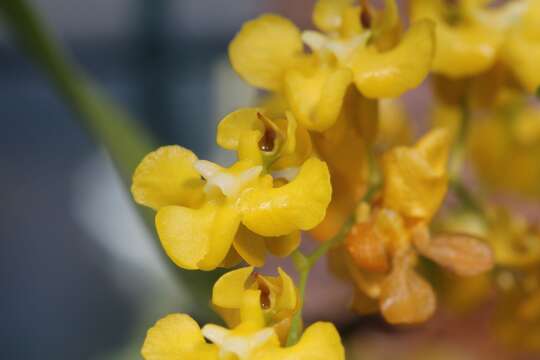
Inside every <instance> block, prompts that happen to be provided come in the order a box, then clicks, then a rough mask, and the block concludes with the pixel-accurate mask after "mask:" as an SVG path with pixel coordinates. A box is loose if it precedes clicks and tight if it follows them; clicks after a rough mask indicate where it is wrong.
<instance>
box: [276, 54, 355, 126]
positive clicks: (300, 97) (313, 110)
mask: <svg viewBox="0 0 540 360" xmlns="http://www.w3.org/2000/svg"><path fill="white" fill-rule="evenodd" d="M351 81H352V73H351V71H350V70H348V69H346V68H335V69H330V68H327V67H321V66H317V65H315V66H313V64H312V66H309V67H302V68H300V67H298V68H294V69H291V70H289V71H288V72H287V73H286V75H285V96H286V98H287V101H288V102H289V104H290V105H291V109H292V111H293V113H294V115H295V116H296V118H297V119H298V121H299V122H300V124H301V125H302V126H304V127H306V128H307V129H309V130H314V131H319V132H321V131H324V130H326V129H328V128H329V127H331V126H332V125H333V124H334V123H335V122H336V120H337V118H338V116H339V113H340V112H341V108H342V106H343V101H344V97H345V94H346V92H347V88H348V87H349V85H350V83H351Z"/></svg>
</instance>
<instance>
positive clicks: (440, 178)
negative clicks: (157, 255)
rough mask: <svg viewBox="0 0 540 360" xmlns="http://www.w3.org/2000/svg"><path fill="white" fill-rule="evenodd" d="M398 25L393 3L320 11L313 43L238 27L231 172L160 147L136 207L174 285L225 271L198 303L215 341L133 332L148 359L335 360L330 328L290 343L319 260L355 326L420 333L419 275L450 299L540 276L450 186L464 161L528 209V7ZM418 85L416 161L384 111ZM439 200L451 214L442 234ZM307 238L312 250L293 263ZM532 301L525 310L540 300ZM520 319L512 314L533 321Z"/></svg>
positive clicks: (521, 236) (538, 26)
mask: <svg viewBox="0 0 540 360" xmlns="http://www.w3.org/2000/svg"><path fill="white" fill-rule="evenodd" d="M408 10H409V12H410V17H409V22H408V26H406V25H405V22H404V21H403V19H402V18H401V15H400V12H399V9H398V7H397V5H396V2H395V1H394V0H385V1H384V7H382V8H377V7H375V6H373V5H372V4H371V3H370V2H369V1H366V0H364V1H359V2H358V3H357V2H355V1H353V0H319V1H318V2H317V3H316V5H315V8H314V10H313V23H314V24H315V26H316V28H317V29H316V30H306V31H300V30H299V29H298V28H297V27H296V26H295V25H294V24H293V23H292V22H291V21H289V20H288V19H285V18H283V17H281V16H279V15H274V14H264V15H262V16H260V17H258V18H256V19H254V20H251V21H248V22H246V23H245V24H244V25H243V26H242V28H241V30H240V31H239V32H238V34H237V35H236V36H235V37H234V39H233V40H232V42H231V43H230V46H229V58H230V62H231V65H232V67H233V69H234V70H235V71H236V72H237V73H238V74H239V76H240V77H241V78H242V79H244V80H245V81H246V82H247V83H248V84H250V85H252V86H254V87H256V88H257V89H260V90H262V91H264V92H265V93H266V96H265V97H264V99H262V100H261V101H260V103H259V104H257V105H256V107H246V108H241V109H238V110H236V111H234V112H232V113H231V114H229V115H227V116H225V118H223V119H222V120H221V121H220V122H219V124H218V127H217V136H216V142H217V144H218V145H219V146H220V147H222V148H223V149H225V150H229V151H234V152H235V153H236V155H237V161H236V162H235V163H234V164H233V165H231V166H228V167H224V166H221V165H218V164H215V163H213V162H210V161H207V160H200V159H198V158H197V156H196V155H195V154H194V153H193V152H191V151H190V150H188V149H185V148H183V147H181V146H165V147H161V148H159V149H157V150H156V151H154V152H152V153H150V154H148V155H147V156H146V157H145V158H144V159H143V160H142V161H141V163H140V165H139V166H138V167H137V169H136V171H135V173H134V175H133V184H132V189H131V190H132V194H133V197H134V199H135V201H136V202H137V203H139V204H141V205H144V206H147V207H150V208H152V209H154V210H155V211H156V212H157V213H156V217H155V226H156V229H157V234H158V236H159V239H160V242H161V245H162V246H163V249H164V250H165V252H166V253H167V255H168V257H169V258H170V259H171V261H173V262H174V263H175V264H176V265H177V266H179V267H181V268H183V269H187V270H191V271H197V270H198V271H212V270H214V269H216V268H227V269H230V268H233V270H231V271H229V272H227V273H225V274H224V275H223V276H222V277H221V278H220V279H219V280H218V281H217V282H216V283H215V285H214V287H213V293H212V300H211V303H212V307H213V309H214V310H215V311H216V312H217V313H218V314H219V315H220V316H221V317H222V318H223V320H224V322H225V323H226V327H223V326H218V325H214V324H207V325H204V326H203V327H202V328H201V327H199V325H198V324H197V323H196V322H195V321H194V320H193V319H192V318H191V317H189V316H188V315H185V314H172V315H169V316H167V317H165V318H163V319H161V320H159V321H158V322H157V323H156V324H155V325H154V326H153V327H152V328H151V329H150V330H149V331H148V334H147V337H146V340H145V342H144V345H143V348H142V354H143V357H144V358H145V359H147V360H174V359H230V360H234V359H236V360H248V359H254V360H255V359H257V360H262V359H282V360H286V359H288V360H292V359H295V360H303V359H305V360H308V359H310V360H311V359H321V360H322V359H344V358H345V351H344V347H343V345H342V342H341V339H340V336H339V334H338V331H337V329H336V327H335V326H334V325H333V324H331V323H328V322H316V323H314V324H312V325H310V326H308V327H307V328H306V329H305V330H304V331H302V327H303V321H302V307H303V304H304V302H305V301H306V300H308V299H305V298H304V291H305V287H306V283H307V280H308V274H309V270H310V269H311V268H312V267H313V266H314V265H315V263H316V262H317V261H318V260H319V259H321V258H322V257H326V258H327V260H328V265H329V269H330V271H331V272H332V273H333V274H335V276H336V278H337V279H342V280H345V281H346V282H348V283H350V284H351V286H352V288H353V289H354V291H353V293H354V296H353V297H352V299H351V310H353V311H354V312H356V313H357V314H359V315H363V314H368V313H380V314H381V315H382V316H383V318H384V319H385V320H386V321H387V322H389V323H392V324H414V323H420V322H423V321H426V320H427V319H429V318H430V317H431V316H432V315H433V313H434V311H435V309H436V302H437V300H436V296H435V292H434V290H433V288H432V286H431V285H430V283H429V282H428V280H426V278H425V276H424V275H421V273H422V268H423V266H422V264H424V263H426V262H432V263H435V264H438V265H439V266H440V267H441V268H443V269H444V270H445V271H448V272H451V273H454V274H456V275H458V276H459V277H460V278H461V277H463V280H455V281H456V284H457V283H460V281H463V283H467V281H469V280H467V278H469V279H478V278H479V277H482V276H484V277H485V276H488V275H483V274H488V273H493V272H490V270H492V269H493V268H494V266H496V272H500V273H501V274H503V273H504V274H507V275H508V274H510V275H508V276H512V275H511V274H514V273H516V272H519V271H521V272H525V273H527V274H529V273H530V272H529V271H528V269H530V268H532V267H531V266H530V265H531V264H538V263H539V262H540V238H539V235H538V234H539V233H540V232H534V231H533V230H532V229H531V228H530V227H529V226H527V225H523V224H522V225H521V227H519V229H517V230H516V229H514V228H513V227H515V226H516V225H515V220H513V218H512V217H511V215H504V214H506V213H505V212H504V211H503V210H497V209H496V208H494V207H492V206H489V205H488V204H486V203H485V202H478V201H475V200H476V199H475V196H476V194H473V193H471V192H470V191H469V190H468V189H467V186H466V185H465V184H464V183H463V182H462V177H463V176H462V170H463V168H464V161H465V158H466V157H467V155H469V154H470V155H471V156H470V158H471V160H472V164H473V166H474V169H475V173H476V174H477V175H478V178H479V181H482V182H483V183H485V184H486V188H489V189H506V190H508V189H510V190H516V191H518V192H521V193H528V194H531V193H533V194H534V193H535V194H537V195H540V193H539V189H540V188H539V187H538V185H537V184H538V183H539V181H538V180H540V164H539V163H538V154H540V119H539V118H540V115H539V114H540V110H538V109H536V108H535V107H534V104H531V102H530V101H528V100H527V97H528V96H529V95H531V94H533V93H534V92H535V91H536V89H537V88H538V86H539V85H540V66H538V61H540V1H536V0H515V1H510V2H508V3H506V4H504V5H501V6H493V5H492V4H491V1H489V0H456V1H449V0H411V1H410V2H409V8H408ZM430 74H431V77H430V80H431V83H432V85H433V90H434V91H433V92H434V102H433V103H434V107H433V113H432V115H433V116H432V118H433V127H432V129H431V130H429V131H426V132H425V134H424V135H423V136H421V137H420V138H419V139H418V140H417V141H416V142H414V143H413V142H411V133H412V131H411V130H410V122H409V121H408V119H407V116H406V115H405V112H404V110H403V106H402V105H401V103H400V100H399V97H400V96H402V95H403V94H405V93H406V92H408V91H410V90H412V89H415V88H417V87H418V86H419V85H420V84H421V83H422V82H424V80H426V79H427V78H428V75H430ZM472 120H475V121H472ZM476 120H478V121H476ZM501 166H504V167H507V168H508V170H509V171H508V172H509V173H511V176H501V175H500V174H499V172H500V170H499V169H500V168H501ZM523 168H526V169H527V172H525V171H523ZM449 188H450V189H452V190H454V192H455V193H456V197H457V198H458V200H459V202H460V203H461V205H459V206H456V207H455V209H451V211H448V214H443V215H444V216H442V217H441V216H440V214H439V215H437V214H438V213H439V212H440V210H441V208H442V205H443V202H444V201H445V199H446V197H447V193H448V190H449ZM501 216H503V217H504V216H506V218H507V220H505V221H502V220H500V219H501ZM439 218H441V219H439ZM302 232H304V234H305V236H302V235H301V233H302ZM302 239H305V240H304V241H315V242H318V243H319V244H320V245H319V247H318V248H317V249H316V250H315V251H314V252H313V253H311V254H305V253H303V252H302V251H301V250H300V248H299V247H300V245H301V242H302ZM309 239H311V240H309ZM516 243H519V244H518V245H516ZM524 249H525V250H524ZM529 250H530V251H529ZM268 256H278V257H283V258H291V259H292V261H293V263H294V264H295V265H296V268H297V270H298V272H299V282H298V284H295V282H294V281H293V280H292V278H291V277H290V276H289V275H288V274H287V273H286V272H284V271H283V270H282V269H281V268H278V270H277V276H266V275H261V274H260V273H259V272H257V271H255V270H254V268H259V267H262V266H263V265H264V264H265V262H266V259H267V257H268ZM240 264H244V265H241V267H238V266H239V265H240ZM245 265H247V267H246V266H245ZM499 275H500V274H499ZM534 275H535V276H536V275H537V274H536V273H535V274H534ZM499 278H500V276H499ZM537 286H538V285H537ZM533 287H534V286H532V285H531V289H532V288H533ZM456 288H459V286H456ZM534 289H536V288H534ZM531 294H532V295H531V296H532V297H533V300H531V301H533V303H534V304H536V305H537V304H538V303H539V302H538V299H540V297H539V295H540V288H539V290H538V291H537V292H534V291H532V292H531ZM534 304H533V305H529V307H528V308H527V309H529V308H531V309H532V310H531V309H529V310H528V312H527V309H525V310H523V312H524V313H526V314H527V315H530V316H533V315H534V314H536V315H534V316H536V318H540V310H539V309H540V307H539V306H536V307H535V306H534ZM523 306H525V307H527V305H523ZM531 314H533V315H531ZM534 316H533V317H534ZM538 331H539V333H538V334H539V335H538V336H540V329H538Z"/></svg>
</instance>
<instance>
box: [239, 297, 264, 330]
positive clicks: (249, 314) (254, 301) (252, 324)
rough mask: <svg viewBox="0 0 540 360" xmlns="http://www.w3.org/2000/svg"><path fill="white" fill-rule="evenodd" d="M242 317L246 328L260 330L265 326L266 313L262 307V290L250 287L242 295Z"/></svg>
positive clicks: (243, 325)
mask: <svg viewBox="0 0 540 360" xmlns="http://www.w3.org/2000/svg"><path fill="white" fill-rule="evenodd" d="M240 319H241V322H242V325H241V326H242V327H243V328H244V329H250V330H258V329H261V328H263V327H264V325H265V321H264V314H263V312H262V308H261V291H260V290H251V289H248V290H246V291H245V292H244V295H243V296H242V306H241V307H240Z"/></svg>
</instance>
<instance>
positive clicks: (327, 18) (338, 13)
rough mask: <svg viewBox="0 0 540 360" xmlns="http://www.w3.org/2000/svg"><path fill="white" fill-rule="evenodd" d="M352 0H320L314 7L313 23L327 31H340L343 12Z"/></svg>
mask: <svg viewBox="0 0 540 360" xmlns="http://www.w3.org/2000/svg"><path fill="white" fill-rule="evenodd" d="M352 4H353V1H352V0H319V1H317V3H316V4H315V7H314V9H313V23H314V24H315V26H317V27H318V28H319V29H320V30H322V31H325V32H333V31H338V30H339V29H340V28H341V26H342V24H343V12H344V11H345V9H347V8H348V7H349V6H351V5H352Z"/></svg>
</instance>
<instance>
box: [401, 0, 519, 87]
mask: <svg viewBox="0 0 540 360" xmlns="http://www.w3.org/2000/svg"><path fill="white" fill-rule="evenodd" d="M491 2H492V1H489V0H487V1H475V0H471V1H445V0H412V1H411V7H410V10H411V19H412V20H413V21H418V20H420V19H426V18H427V19H431V20H433V21H434V22H435V23H436V27H435V36H436V43H437V44H438V45H439V46H437V50H436V53H435V58H434V60H433V71H434V72H436V73H439V74H442V75H445V76H446V77H449V78H454V79H456V78H463V77H470V76H474V75H478V74H480V73H482V72H485V71H487V70H488V69H490V68H491V67H492V66H493V65H494V64H495V62H496V61H497V59H498V57H499V54H500V51H501V48H502V46H503V44H504V42H505V34H506V32H507V31H508V29H509V28H510V27H511V26H512V25H513V24H514V23H516V22H517V21H518V20H519V19H520V16H521V15H522V14H523V13H524V12H525V11H526V4H525V3H524V1H510V2H508V3H507V4H505V5H503V6H500V7H498V8H492V7H490V6H489V5H490V3H491Z"/></svg>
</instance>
